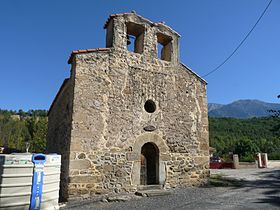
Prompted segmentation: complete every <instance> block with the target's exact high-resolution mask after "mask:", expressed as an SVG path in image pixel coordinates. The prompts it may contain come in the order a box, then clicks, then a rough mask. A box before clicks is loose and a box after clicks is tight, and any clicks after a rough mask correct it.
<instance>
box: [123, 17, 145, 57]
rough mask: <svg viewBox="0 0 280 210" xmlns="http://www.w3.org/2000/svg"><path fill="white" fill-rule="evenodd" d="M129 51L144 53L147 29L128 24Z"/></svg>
mask: <svg viewBox="0 0 280 210" xmlns="http://www.w3.org/2000/svg"><path fill="white" fill-rule="evenodd" d="M126 29H127V30H126V39H127V43H126V44H127V49H128V50H129V51H130V52H135V53H143V49H144V31H145V27H144V26H142V25H139V24H136V23H131V22H128V23H126Z"/></svg>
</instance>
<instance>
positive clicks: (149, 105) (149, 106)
mask: <svg viewBox="0 0 280 210" xmlns="http://www.w3.org/2000/svg"><path fill="white" fill-rule="evenodd" d="M144 108H145V110H146V112H148V113H153V112H155V111H156V103H155V102H153V101H152V100H148V101H146V102H145V105H144Z"/></svg>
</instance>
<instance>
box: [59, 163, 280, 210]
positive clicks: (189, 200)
mask: <svg viewBox="0 0 280 210" xmlns="http://www.w3.org/2000/svg"><path fill="white" fill-rule="evenodd" d="M211 174H212V177H215V179H216V178H217V179H218V180H219V181H220V182H219V183H220V184H219V185H209V186H207V187H200V188H195V187H193V188H181V189H171V190H170V191H171V194H170V195H165V196H157V197H135V196H132V197H131V198H130V199H127V201H125V202H91V201H87V202H79V203H72V204H70V203H69V204H68V205H67V206H66V207H64V208H63V209H69V210H74V209H100V210H101V209H102V210H126V209H127V210H130V209H139V210H140V209H162V210H169V209H174V210H175V209H176V210H177V209H280V169H277V168H276V169H275V168H274V169H239V170H235V169H231V170H211ZM224 183H225V184H224ZM228 183H229V184H228ZM231 183H233V184H231Z"/></svg>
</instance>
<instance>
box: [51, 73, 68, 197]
mask: <svg viewBox="0 0 280 210" xmlns="http://www.w3.org/2000/svg"><path fill="white" fill-rule="evenodd" d="M72 98H73V79H72V78H70V79H66V80H65V81H64V84H63V85H62V87H61V89H60V91H59V94H58V95H57V96H56V99H55V101H54V102H53V104H52V106H51V109H50V110H49V113H48V133H47V152H48V153H57V154H61V160H62V165H61V175H60V193H59V194H60V200H62V201H63V200H66V199H67V198H68V176H69V147H70V142H71V123H72V114H71V113H72V107H73V104H72V103H73V100H72Z"/></svg>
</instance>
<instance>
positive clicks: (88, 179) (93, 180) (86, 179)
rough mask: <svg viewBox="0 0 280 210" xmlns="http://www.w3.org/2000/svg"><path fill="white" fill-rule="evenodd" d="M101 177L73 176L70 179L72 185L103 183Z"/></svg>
mask: <svg viewBox="0 0 280 210" xmlns="http://www.w3.org/2000/svg"><path fill="white" fill-rule="evenodd" d="M101 181H102V178H101V176H73V177H69V182H70V183H98V182H101Z"/></svg>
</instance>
